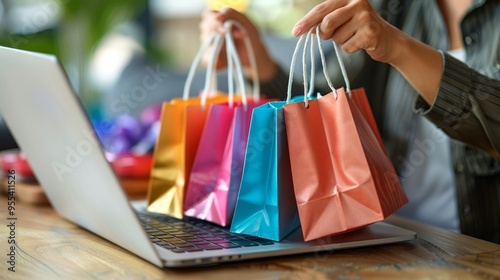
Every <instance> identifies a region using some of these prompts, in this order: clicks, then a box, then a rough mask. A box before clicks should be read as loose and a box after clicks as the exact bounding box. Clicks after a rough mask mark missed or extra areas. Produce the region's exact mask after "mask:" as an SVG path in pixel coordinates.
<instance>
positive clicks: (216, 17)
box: [200, 8, 278, 82]
mask: <svg viewBox="0 0 500 280" xmlns="http://www.w3.org/2000/svg"><path fill="white" fill-rule="evenodd" d="M229 19H231V20H234V21H237V22H239V23H240V24H242V25H243V26H244V27H245V29H246V32H243V31H241V30H238V29H237V28H236V27H233V31H232V36H233V39H234V43H235V46H236V49H237V51H238V55H239V58H240V60H241V63H242V65H243V67H245V72H246V75H247V76H249V77H253V75H254V74H255V73H252V71H251V69H250V67H249V66H250V61H249V59H248V50H247V48H246V46H245V42H244V40H243V39H244V38H245V36H248V38H249V39H250V42H251V43H252V47H253V49H254V53H255V59H256V61H257V72H258V77H259V80H260V81H263V82H265V81H268V80H270V79H272V78H273V77H274V75H275V74H276V72H277V71H278V67H277V65H276V63H275V62H274V61H273V59H271V57H270V56H269V53H268V52H267V49H266V47H265V46H264V44H263V43H262V41H261V38H260V34H259V31H258V29H257V27H255V25H254V24H253V23H252V22H251V21H250V20H249V19H248V18H247V17H246V16H245V15H243V14H242V13H239V12H237V11H236V10H233V9H231V8H225V9H223V10H222V11H220V12H217V11H209V10H207V11H205V12H203V15H202V20H201V22H200V31H201V41H202V43H204V42H206V41H207V40H208V38H209V36H210V34H211V33H212V32H219V33H221V34H222V33H224V27H223V25H224V22H225V21H226V20H229ZM211 52H212V50H211V49H210V50H208V51H207V52H206V53H205V56H204V58H203V61H204V63H207V62H208V59H209V57H210V55H211ZM216 67H217V69H223V68H225V67H227V57H226V55H225V49H224V48H223V49H222V51H221V55H219V57H218V60H217V66H216Z"/></svg>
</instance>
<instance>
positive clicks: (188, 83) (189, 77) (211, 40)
mask: <svg viewBox="0 0 500 280" xmlns="http://www.w3.org/2000/svg"><path fill="white" fill-rule="evenodd" d="M220 37H221V36H220V35H219V34H217V33H216V32H212V33H211V34H210V35H209V37H208V40H207V41H206V42H205V43H204V44H203V45H202V46H201V48H200V50H199V51H198V53H197V54H196V56H195V57H194V59H193V63H192V64H191V67H190V68H189V71H188V75H187V77H186V81H185V84H184V92H183V94H182V99H184V100H187V99H188V98H189V92H190V90H191V84H192V83H193V78H194V74H195V72H196V68H197V67H198V65H199V64H200V61H201V58H202V57H203V55H204V54H205V52H206V51H207V50H208V48H209V47H210V46H212V45H213V44H214V42H216V41H217V42H220ZM219 52H220V49H219ZM216 54H217V47H214V49H213V50H212V55H211V59H212V58H213V57H214V55H216ZM208 71H210V69H208ZM211 76H212V74H210V76H209V75H207V77H211ZM206 84H207V81H205V86H206ZM206 89H208V87H207V86H206Z"/></svg>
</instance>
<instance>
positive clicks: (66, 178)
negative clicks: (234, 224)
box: [0, 47, 416, 267]
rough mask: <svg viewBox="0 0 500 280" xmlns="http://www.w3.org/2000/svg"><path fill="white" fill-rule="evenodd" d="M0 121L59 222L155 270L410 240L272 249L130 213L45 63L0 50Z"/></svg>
mask: <svg viewBox="0 0 500 280" xmlns="http://www.w3.org/2000/svg"><path fill="white" fill-rule="evenodd" d="M0 113H1V114H2V116H3V118H4V119H5V121H6V123H7V125H8V127H9V129H10V130H11V132H12V134H13V135H14V138H15V139H16V141H17V143H18V145H19V146H20V148H21V150H22V151H23V152H24V153H25V154H26V156H27V158H28V161H29V163H30V165H31V167H32V168H33V171H34V173H35V175H36V177H37V179H38V181H39V182H40V184H41V185H42V186H43V188H44V190H45V192H46V194H47V196H48V198H49V200H50V202H51V204H52V206H53V207H54V208H55V210H56V211H57V212H58V213H59V214H60V215H61V216H63V217H65V218H66V219H68V220H70V221H72V222H74V223H76V224H78V225H79V226H81V227H82V228H84V229H87V230H89V231H91V232H93V233H95V234H97V235H99V236H101V237H103V238H105V239H107V240H109V241H111V242H114V243H115V244H117V245H119V246H121V247H123V248H125V249H127V250H129V251H130V252H132V253H134V254H136V255H138V256H140V257H142V258H143V259H145V260H147V261H149V262H151V263H153V264H155V265H157V266H159V267H185V266H198V265H207V264H217V263H223V262H227V261H237V260H248V259H255V258H264V257H272V256H284V255H291V254H299V253H308V252H318V251H320V250H325V251H330V252H332V251H335V250H338V249H346V248H355V247H362V246H372V245H380V244H388V243H394V242H401V241H406V240H411V239H414V238H416V234H415V233H414V232H412V231H408V230H406V229H403V228H399V227H396V226H392V225H389V224H386V223H384V222H379V223H375V224H372V225H370V226H367V227H365V228H363V229H360V230H357V231H353V232H350V233H347V234H343V235H338V236H334V237H328V238H323V239H320V240H316V241H313V242H304V241H303V238H302V234H301V230H300V228H299V229H297V230H296V231H295V232H293V233H291V234H290V235H289V236H288V237H286V238H285V239H284V240H282V241H281V242H272V241H269V240H264V239H259V238H252V237H248V236H244V235H237V234H232V233H230V232H229V231H228V230H227V229H224V228H220V227H217V226H215V225H213V224H210V223H206V222H203V221H199V220H195V219H189V220H182V221H181V220H176V219H174V218H171V217H169V216H166V215H161V214H155V213H149V212H147V211H145V210H144V209H136V208H135V207H132V205H131V203H130V202H129V201H128V199H127V197H126V195H125V193H124V192H123V190H122V188H121V186H120V183H119V181H118V179H117V177H116V176H115V173H114V171H113V169H112V168H111V166H110V164H109V163H108V161H107V160H106V158H105V156H104V153H103V150H102V148H101V145H100V142H99V140H98V138H97V137H96V134H95V133H94V130H93V127H92V126H91V124H90V122H89V120H88V118H87V116H86V114H85V111H84V109H83V107H82V105H81V103H80V100H79V98H78V96H77V95H76V94H74V92H73V90H72V88H71V86H70V84H69V82H68V79H67V77H66V75H65V73H64V70H63V69H62V67H61V65H60V64H59V62H58V60H57V59H56V57H54V56H52V55H45V54H40V53H34V52H27V51H20V50H15V49H10V48H5V47H0ZM144 222H148V223H150V225H144V224H143V223H144ZM185 223H189V224H185ZM172 227H174V229H170V230H169V228H172ZM160 230H166V231H167V232H168V231H169V232H170V233H172V231H173V233H175V234H174V235H176V236H174V237H169V235H165V234H163V233H161V232H160ZM179 233H181V234H179ZM193 233H196V234H200V233H203V235H204V236H205V237H207V236H208V234H209V233H210V234H212V233H213V234H215V237H212V238H208V240H205V241H201V242H200V240H199V239H197V238H201V237H192V236H189V235H190V234H193ZM168 237H169V238H170V239H169V238H168ZM181 237H182V238H184V237H188V238H190V239H187V240H180V238H181ZM208 237H210V236H208ZM162 239H163V240H162ZM189 240H191V241H189ZM194 241H197V242H194ZM200 244H201V245H200ZM202 245H204V246H202Z"/></svg>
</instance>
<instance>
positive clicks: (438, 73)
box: [292, 0, 446, 104]
mask: <svg viewBox="0 0 500 280" xmlns="http://www.w3.org/2000/svg"><path fill="white" fill-rule="evenodd" d="M317 24H320V25H319V36H320V37H321V38H322V39H333V41H335V43H337V44H339V45H341V46H342V49H343V50H344V51H345V52H347V53H354V52H357V51H359V50H365V51H366V53H368V54H369V55H370V56H371V57H372V58H373V59H374V60H377V61H380V62H385V63H389V64H390V65H392V66H393V67H394V68H396V69H397V70H398V71H399V72H400V73H401V74H402V75H403V76H404V77H405V79H406V80H407V81H408V82H409V83H410V84H411V85H412V86H413V88H414V89H415V90H416V91H417V92H418V93H419V94H420V95H421V96H422V97H423V98H424V99H425V100H426V101H427V103H428V104H432V103H433V102H434V100H435V99H436V94H437V92H438V89H439V84H440V81H441V77H442V75H443V73H442V69H443V58H442V56H441V54H440V53H439V52H438V51H437V50H435V49H434V48H432V47H430V46H428V45H426V44H424V43H422V42H420V41H418V40H415V39H414V38H412V37H410V36H408V35H406V34H405V33H404V32H402V31H401V30H399V29H397V28H395V27H394V26H392V25H390V24H389V23H388V22H386V21H385V20H384V19H383V18H382V17H381V16H380V15H379V14H378V13H377V12H376V11H375V10H374V9H373V8H372V6H371V5H370V3H368V1H367V0H327V1H325V2H323V3H321V4H319V5H317V6H316V7H314V8H313V9H312V10H311V11H310V12H309V13H308V14H307V15H305V16H304V17H303V18H302V19H301V20H299V21H298V22H297V24H296V25H295V27H294V28H293V30H292V35H294V36H300V35H302V34H304V33H306V32H308V31H309V30H310V29H311V28H313V27H314V26H316V25H317ZM443 35H446V34H443Z"/></svg>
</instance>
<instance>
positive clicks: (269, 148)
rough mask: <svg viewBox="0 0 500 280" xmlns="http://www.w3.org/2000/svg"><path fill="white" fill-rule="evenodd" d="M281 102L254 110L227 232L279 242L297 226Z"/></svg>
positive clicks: (297, 220) (282, 103)
mask: <svg viewBox="0 0 500 280" xmlns="http://www.w3.org/2000/svg"><path fill="white" fill-rule="evenodd" d="M284 104H285V103H284V102H269V103H267V104H264V105H262V106H259V107H257V108H255V109H254V111H253V115H252V121H251V124H250V132H249V137H248V144H247V152H246V157H245V164H244V168H243V177H242V181H241V186H240V191H239V194H238V199H237V203H236V209H235V212H234V217H233V221H232V224H231V231H232V232H235V233H244V234H248V235H253V236H258V237H262V238H267V239H271V240H275V241H278V240H281V239H282V238H283V237H285V236H286V235H287V234H289V233H290V232H291V231H293V230H294V229H296V228H297V227H298V226H299V219H298V213H297V205H296V203H295V197H294V193H293V186H292V177H291V171H290V160H289V155H288V141H287V135H286V131H285V122H284V118H283V105H284Z"/></svg>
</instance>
